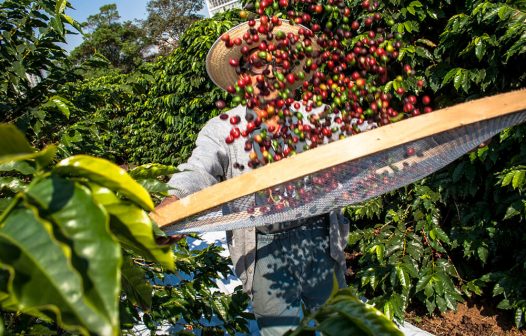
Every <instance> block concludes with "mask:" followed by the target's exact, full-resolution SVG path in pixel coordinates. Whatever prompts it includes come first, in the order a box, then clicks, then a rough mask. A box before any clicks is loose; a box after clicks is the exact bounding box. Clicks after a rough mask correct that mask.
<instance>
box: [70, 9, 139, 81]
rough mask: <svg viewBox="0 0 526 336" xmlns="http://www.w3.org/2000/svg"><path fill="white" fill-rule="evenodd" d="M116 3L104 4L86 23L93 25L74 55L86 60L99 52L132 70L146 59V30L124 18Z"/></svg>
mask: <svg viewBox="0 0 526 336" xmlns="http://www.w3.org/2000/svg"><path fill="white" fill-rule="evenodd" d="M119 19H120V15H119V12H118V10H117V6H116V5H115V4H110V5H104V6H102V7H101V8H100V11H99V13H98V14H95V15H91V16H89V17H88V19H87V21H86V22H84V23H83V26H85V27H87V28H88V29H89V31H90V32H89V33H87V34H85V36H84V41H83V42H82V44H81V45H79V46H78V47H76V48H75V49H73V51H72V52H71V59H72V60H74V61H75V62H77V63H80V62H83V61H85V60H87V59H89V58H90V57H92V56H93V55H95V54H100V55H102V56H104V57H105V58H106V59H107V60H108V61H109V62H110V63H111V65H112V66H114V67H116V68H119V69H121V70H123V71H124V72H130V71H131V70H133V69H135V68H136V67H137V66H138V65H139V64H141V63H142V61H143V58H144V54H143V53H144V52H145V48H146V47H147V45H148V43H147V39H146V34H145V32H144V30H143V29H142V28H141V27H139V26H138V25H136V24H135V23H133V22H131V21H125V22H120V21H119Z"/></svg>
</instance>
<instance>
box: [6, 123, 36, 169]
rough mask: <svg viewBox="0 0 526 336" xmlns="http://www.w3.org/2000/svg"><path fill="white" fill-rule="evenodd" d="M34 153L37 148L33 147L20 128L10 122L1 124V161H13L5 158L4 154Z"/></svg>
mask: <svg viewBox="0 0 526 336" xmlns="http://www.w3.org/2000/svg"><path fill="white" fill-rule="evenodd" d="M34 153H35V149H34V148H33V147H31V145H30V144H29V142H28V141H27V140H26V137H25V136H24V134H23V133H22V132H20V131H19V130H18V128H16V127H15V126H13V125H9V124H0V163H4V162H8V161H11V160H6V159H4V158H3V156H13V155H27V154H34ZM13 160H14V159H13Z"/></svg>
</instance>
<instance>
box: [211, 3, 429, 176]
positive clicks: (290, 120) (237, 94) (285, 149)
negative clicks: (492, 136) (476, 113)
mask: <svg viewBox="0 0 526 336" xmlns="http://www.w3.org/2000/svg"><path fill="white" fill-rule="evenodd" d="M291 1H292V0H291ZM294 2H295V3H294V4H293V5H295V8H296V9H297V8H302V9H303V10H302V11H297V10H292V9H290V8H289V7H291V5H292V4H289V0H261V1H260V2H257V3H256V6H255V11H256V13H257V15H258V16H259V17H258V18H255V19H250V20H249V21H248V29H247V31H246V32H245V33H244V34H243V36H242V38H241V37H237V38H231V37H230V36H228V34H224V35H223V36H222V41H223V43H224V44H225V46H226V47H227V48H239V50H240V52H241V57H240V58H239V59H229V60H225V62H228V64H227V65H225V66H231V67H233V68H234V69H235V70H236V71H237V73H238V74H239V79H238V80H237V82H235V83H232V84H231V85H230V86H229V87H228V89H227V91H228V92H229V93H230V94H232V95H233V99H232V103H233V105H239V104H242V105H246V106H247V107H248V109H249V111H253V113H247V115H246V121H247V123H246V127H243V128H242V129H240V128H239V127H240V124H241V118H239V117H237V116H235V117H229V116H228V115H227V114H222V115H221V116H220V117H221V118H222V119H224V120H225V121H227V122H230V123H231V124H232V129H231V132H230V134H229V135H228V136H226V138H225V142H226V143H228V144H231V143H233V142H234V141H244V142H245V145H244V147H245V150H246V151H247V155H248V166H249V167H251V168H255V167H258V166H261V165H265V164H268V163H270V162H274V161H279V160H282V159H284V158H286V157H289V156H291V155H295V154H296V153H298V152H301V151H304V150H308V149H311V148H314V147H317V146H319V145H321V144H324V143H327V142H331V141H336V140H338V139H341V138H345V137H347V136H351V135H353V134H357V133H360V132H361V131H363V130H364V129H367V128H371V127H376V126H382V125H387V124H390V123H393V122H397V121H399V120H402V119H404V118H407V117H412V116H417V115H419V114H421V113H429V112H431V111H432V108H431V107H430V104H431V99H430V97H429V96H427V95H424V96H422V97H417V96H416V95H415V94H412V93H409V92H407V90H406V88H405V84H404V83H405V81H406V80H407V79H409V78H411V79H412V80H413V82H415V83H416V87H417V91H420V90H422V89H423V87H424V85H425V83H424V80H423V79H419V78H415V77H414V76H415V71H414V70H413V69H412V68H411V66H410V65H408V64H402V63H400V62H399V61H398V57H399V53H400V49H401V48H402V42H401V38H400V36H399V34H398V33H396V34H393V33H392V32H390V28H389V27H388V26H389V22H384V20H383V18H382V15H381V13H380V12H379V11H378V3H376V2H370V1H369V0H365V1H363V2H362V8H363V9H364V10H365V12H366V13H369V14H368V15H366V16H365V17H363V16H362V17H361V19H360V20H355V19H352V18H351V9H350V8H349V7H347V6H346V4H345V2H344V1H343V0H327V1H320V2H316V1H315V0H295V1H294ZM299 5H301V6H299ZM272 12H276V13H277V12H280V13H282V14H283V13H284V14H286V16H287V19H288V22H289V23H292V24H296V25H301V26H299V29H297V31H295V32H294V33H293V32H284V31H282V30H280V27H281V26H282V25H283V21H282V20H281V19H280V18H278V16H276V15H272ZM391 24H392V23H391ZM216 106H217V107H218V108H221V109H222V108H225V107H226V104H225V103H224V102H223V101H218V102H217V103H216ZM363 126H367V127H363ZM236 166H237V167H239V168H240V169H242V168H244V166H243V165H241V164H238V163H236Z"/></svg>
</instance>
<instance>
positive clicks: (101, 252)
mask: <svg viewBox="0 0 526 336" xmlns="http://www.w3.org/2000/svg"><path fill="white" fill-rule="evenodd" d="M27 197H28V198H29V199H30V200H31V202H34V203H36V204H38V206H39V207H40V208H42V209H43V210H44V211H43V214H44V216H45V217H46V219H48V220H51V221H52V222H54V223H55V224H56V225H57V226H58V227H59V229H60V234H61V235H63V236H64V237H65V238H67V239H68V240H69V241H70V242H71V243H70V244H71V245H72V249H73V251H74V252H75V257H78V260H74V265H75V266H76V267H77V269H85V273H84V272H82V273H81V275H82V276H83V280H84V282H85V284H86V286H85V287H86V288H87V290H86V297H87V298H88V299H90V300H91V301H92V304H93V305H94V306H95V307H97V308H100V309H101V310H102V311H104V312H105V315H107V316H109V318H110V321H111V324H112V326H113V328H117V327H118V325H119V313H118V302H119V294H120V266H121V249H120V246H119V243H118V242H117V241H116V240H115V238H114V237H113V235H112V234H111V232H110V228H109V220H108V215H107V214H106V212H105V211H104V209H103V208H102V207H101V206H100V205H98V204H96V203H95V202H94V200H93V197H92V195H91V192H90V190H89V189H88V188H86V187H83V186H82V185H80V184H78V183H75V182H72V181H68V180H66V179H63V178H60V177H58V176H56V175H52V176H51V177H50V178H47V179H45V180H43V181H41V182H39V183H38V184H36V185H33V186H31V187H30V188H29V190H28V191H27Z"/></svg>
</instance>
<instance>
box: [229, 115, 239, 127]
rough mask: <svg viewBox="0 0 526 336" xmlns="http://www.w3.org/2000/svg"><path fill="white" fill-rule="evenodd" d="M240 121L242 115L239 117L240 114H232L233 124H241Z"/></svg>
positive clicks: (231, 121) (231, 120)
mask: <svg viewBox="0 0 526 336" xmlns="http://www.w3.org/2000/svg"><path fill="white" fill-rule="evenodd" d="M240 121H241V117H239V116H232V117H230V123H231V124H232V125H237V124H239V122H240Z"/></svg>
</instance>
